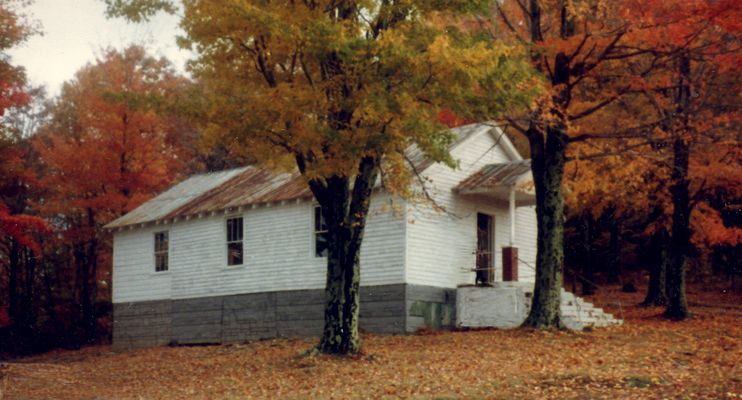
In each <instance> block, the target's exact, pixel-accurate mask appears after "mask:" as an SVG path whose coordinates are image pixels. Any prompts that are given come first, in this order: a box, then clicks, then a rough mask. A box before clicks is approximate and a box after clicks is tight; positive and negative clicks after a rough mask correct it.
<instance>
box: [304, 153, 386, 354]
mask: <svg viewBox="0 0 742 400" xmlns="http://www.w3.org/2000/svg"><path fill="white" fill-rule="evenodd" d="M298 165H299V167H300V170H302V169H303V165H304V164H303V162H301V161H300V162H299V163H298ZM378 168H379V158H378V157H370V156H369V157H364V158H363V159H362V160H361V162H360V163H359V172H358V174H357V175H356V177H355V180H354V183H353V187H352V188H351V187H350V180H349V179H348V178H347V177H340V176H334V177H331V178H329V179H327V180H326V181H325V182H326V183H323V182H320V181H310V182H309V186H310V188H311V189H312V192H313V193H314V196H315V198H316V199H317V202H318V203H319V204H320V207H321V209H322V213H323V216H324V217H325V222H326V224H327V230H328V235H329V243H328V244H329V247H328V256H327V281H326V286H325V301H326V305H325V316H324V319H325V325H324V329H323V333H322V338H321V339H320V343H319V345H318V346H317V349H318V350H319V351H321V352H322V353H325V354H336V355H350V354H355V353H358V352H359V351H360V348H361V340H360V335H359V333H358V324H359V316H360V300H361V297H360V283H361V269H360V249H361V243H362V241H363V233H364V231H365V227H366V218H367V216H368V210H369V206H370V202H371V194H372V189H373V185H374V184H375V182H376V177H377V175H378Z"/></svg>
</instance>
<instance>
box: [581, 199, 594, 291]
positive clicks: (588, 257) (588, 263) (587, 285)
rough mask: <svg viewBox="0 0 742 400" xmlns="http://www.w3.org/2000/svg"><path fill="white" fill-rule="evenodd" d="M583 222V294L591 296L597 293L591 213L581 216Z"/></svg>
mask: <svg viewBox="0 0 742 400" xmlns="http://www.w3.org/2000/svg"><path fill="white" fill-rule="evenodd" d="M581 222H582V249H581V251H580V261H581V264H582V268H581V270H582V276H581V278H580V282H581V283H582V295H583V296H589V295H592V294H595V283H594V282H595V278H594V276H593V246H592V239H593V233H592V221H591V216H590V213H589V212H588V213H585V215H583V216H582V218H581Z"/></svg>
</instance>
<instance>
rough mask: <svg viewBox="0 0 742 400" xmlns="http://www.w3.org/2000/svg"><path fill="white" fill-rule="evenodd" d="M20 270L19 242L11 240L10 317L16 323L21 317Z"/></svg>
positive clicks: (9, 268)
mask: <svg viewBox="0 0 742 400" xmlns="http://www.w3.org/2000/svg"><path fill="white" fill-rule="evenodd" d="M19 270H20V248H19V245H18V242H16V241H15V240H13V239H10V254H9V256H8V317H9V318H10V320H11V321H12V322H13V323H16V322H17V320H18V317H19V310H18V307H19V301H18V272H19Z"/></svg>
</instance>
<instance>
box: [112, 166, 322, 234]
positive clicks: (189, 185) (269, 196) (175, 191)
mask: <svg viewBox="0 0 742 400" xmlns="http://www.w3.org/2000/svg"><path fill="white" fill-rule="evenodd" d="M311 195H312V193H311V191H310V190H309V187H308V186H307V185H306V183H305V181H304V179H303V178H302V177H301V176H300V175H299V174H298V173H294V174H287V173H279V174H276V173H271V172H268V171H265V170H262V169H259V168H256V167H253V166H249V167H242V168H236V169H232V170H228V171H222V172H216V173H210V174H202V175H195V176H192V177H190V178H188V179H186V180H184V181H183V182H181V183H179V184H177V185H175V186H173V187H172V188H170V189H169V190H167V191H166V192H164V193H162V194H160V195H159V196H157V197H155V198H153V199H152V200H150V201H148V202H146V203H144V204H142V205H141V206H139V207H137V208H136V209H134V210H132V211H131V212H129V213H128V214H126V215H124V216H122V217H121V218H119V219H117V220H115V221H113V222H111V223H110V224H108V225H106V228H109V229H111V228H121V227H125V226H129V225H136V224H143V223H147V222H153V221H159V220H166V219H171V218H179V217H185V216H190V215H198V214H201V213H209V212H212V211H220V210H226V209H230V208H235V207H240V206H247V205H251V204H260V203H269V202H275V201H283V200H291V199H297V198H302V197H311Z"/></svg>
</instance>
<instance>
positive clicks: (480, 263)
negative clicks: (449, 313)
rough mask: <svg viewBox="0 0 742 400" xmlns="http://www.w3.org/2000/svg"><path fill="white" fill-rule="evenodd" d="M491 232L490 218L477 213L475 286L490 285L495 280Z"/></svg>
mask: <svg viewBox="0 0 742 400" xmlns="http://www.w3.org/2000/svg"><path fill="white" fill-rule="evenodd" d="M492 232H493V229H492V216H490V215H487V214H482V213H477V280H476V284H477V285H490V284H492V282H493V281H494V280H495V271H494V269H493V268H492V264H493V260H492V254H493V253H492Z"/></svg>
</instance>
